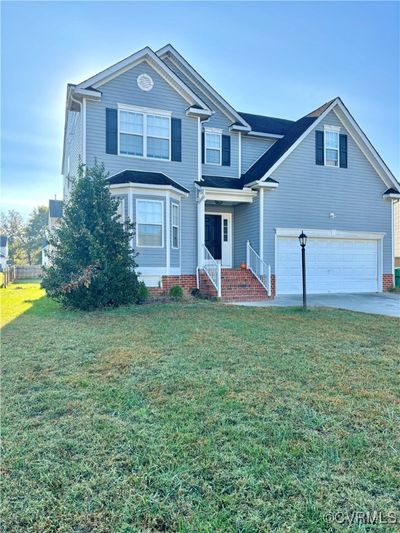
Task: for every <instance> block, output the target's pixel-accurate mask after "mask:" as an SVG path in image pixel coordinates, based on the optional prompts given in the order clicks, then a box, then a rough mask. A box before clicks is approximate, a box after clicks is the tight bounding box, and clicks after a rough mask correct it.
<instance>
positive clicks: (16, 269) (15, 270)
mask: <svg viewBox="0 0 400 533" xmlns="http://www.w3.org/2000/svg"><path fill="white" fill-rule="evenodd" d="M3 274H4V280H3V287H7V285H8V284H9V283H12V282H13V281H14V280H17V279H40V278H41V277H42V276H43V268H42V266H41V265H14V266H11V267H7V268H5V269H4V271H3Z"/></svg>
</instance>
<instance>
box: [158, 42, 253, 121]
mask: <svg viewBox="0 0 400 533" xmlns="http://www.w3.org/2000/svg"><path fill="white" fill-rule="evenodd" d="M156 54H157V56H159V57H160V58H163V57H164V56H166V55H168V59H169V60H170V61H171V62H172V63H173V64H174V65H175V66H176V67H177V68H178V69H179V70H180V71H181V72H182V73H183V74H185V75H186V76H187V72H185V71H183V70H182V66H183V67H184V68H185V69H186V71H188V73H189V74H191V76H192V80H191V81H192V82H193V83H194V85H196V87H197V88H198V89H200V90H201V91H202V92H203V93H205V96H207V97H208V98H210V96H209V95H207V93H206V92H205V90H206V91H207V92H208V93H210V95H211V98H210V99H211V100H213V101H214V103H215V104H216V105H217V107H219V108H220V110H221V111H222V112H223V113H224V114H225V115H226V114H227V113H228V116H229V118H231V117H234V119H235V120H236V121H237V122H240V123H241V124H243V125H244V126H247V127H249V128H250V125H249V124H248V123H247V122H246V121H245V120H244V119H243V118H242V117H241V116H240V115H239V113H238V112H237V111H235V110H234V109H233V107H232V106H230V105H229V104H228V102H227V101H226V100H225V99H224V98H223V97H222V96H221V95H219V94H218V93H217V91H216V90H215V89H213V87H211V85H210V84H209V83H208V82H207V81H206V80H205V79H204V78H202V77H201V76H200V74H199V73H198V72H196V70H195V69H194V68H193V67H192V66H191V65H190V64H189V63H188V62H187V61H186V60H185V59H184V58H183V57H182V56H181V55H180V54H179V52H177V51H176V50H175V48H174V47H173V46H171V45H170V44H167V45H166V46H164V47H163V48H160V50H157V52H156ZM188 77H189V76H188ZM193 78H194V79H193ZM218 104H220V105H221V106H222V108H221V107H220V106H219V105H218ZM229 113H230V115H229Z"/></svg>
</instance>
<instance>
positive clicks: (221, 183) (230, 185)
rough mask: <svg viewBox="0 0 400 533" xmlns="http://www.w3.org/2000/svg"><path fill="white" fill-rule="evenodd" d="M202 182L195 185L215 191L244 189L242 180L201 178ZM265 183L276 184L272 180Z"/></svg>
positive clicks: (222, 177)
mask: <svg viewBox="0 0 400 533" xmlns="http://www.w3.org/2000/svg"><path fill="white" fill-rule="evenodd" d="M202 177H203V181H196V182H195V183H196V184H197V185H199V186H200V187H214V188H216V189H235V190H242V189H243V187H246V183H245V182H244V181H243V178H240V179H239V178H229V177H227V176H202ZM265 181H266V182H267V183H278V182H277V181H275V180H273V179H272V178H268V179H266V180H265Z"/></svg>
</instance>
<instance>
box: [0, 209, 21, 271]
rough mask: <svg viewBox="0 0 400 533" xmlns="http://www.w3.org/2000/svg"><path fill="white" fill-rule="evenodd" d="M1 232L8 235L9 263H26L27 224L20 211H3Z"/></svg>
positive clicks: (0, 222) (0, 224) (0, 225)
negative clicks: (5, 212)
mask: <svg viewBox="0 0 400 533" xmlns="http://www.w3.org/2000/svg"><path fill="white" fill-rule="evenodd" d="M0 232H1V234H2V235H7V237H8V263H9V264H10V265H21V264H24V263H26V248H25V245H26V233H25V224H24V221H23V218H22V216H21V215H20V213H18V211H15V210H13V209H12V210H10V211H8V213H7V214H6V215H5V214H4V213H1V221H0Z"/></svg>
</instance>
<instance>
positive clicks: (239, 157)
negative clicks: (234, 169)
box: [238, 131, 242, 178]
mask: <svg viewBox="0 0 400 533" xmlns="http://www.w3.org/2000/svg"><path fill="white" fill-rule="evenodd" d="M238 135H239V138H238V151H239V156H238V178H240V176H241V175H242V134H241V133H240V131H239V133H238Z"/></svg>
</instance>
